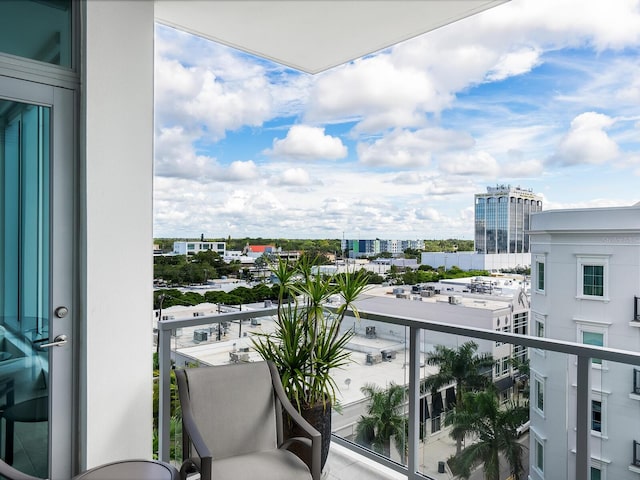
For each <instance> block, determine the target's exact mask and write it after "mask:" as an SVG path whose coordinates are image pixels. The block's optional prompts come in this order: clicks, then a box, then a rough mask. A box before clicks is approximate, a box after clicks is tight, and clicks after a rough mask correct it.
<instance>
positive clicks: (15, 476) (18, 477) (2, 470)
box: [0, 460, 43, 480]
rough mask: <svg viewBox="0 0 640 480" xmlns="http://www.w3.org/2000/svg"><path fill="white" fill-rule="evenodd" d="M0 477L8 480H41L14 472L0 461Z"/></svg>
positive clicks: (18, 471)
mask: <svg viewBox="0 0 640 480" xmlns="http://www.w3.org/2000/svg"><path fill="white" fill-rule="evenodd" d="M0 475H2V476H3V477H5V478H8V479H9V480H43V479H42V478H37V477H32V476H31V475H27V474H26V473H22V472H21V471H20V470H16V469H15V468H13V467H12V466H11V465H9V464H7V463H5V462H4V461H2V460H0Z"/></svg>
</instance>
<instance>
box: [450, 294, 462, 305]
mask: <svg viewBox="0 0 640 480" xmlns="http://www.w3.org/2000/svg"><path fill="white" fill-rule="evenodd" d="M461 301H462V300H461V299H460V296H459V295H449V303H450V304H451V305H459V304H460V302H461Z"/></svg>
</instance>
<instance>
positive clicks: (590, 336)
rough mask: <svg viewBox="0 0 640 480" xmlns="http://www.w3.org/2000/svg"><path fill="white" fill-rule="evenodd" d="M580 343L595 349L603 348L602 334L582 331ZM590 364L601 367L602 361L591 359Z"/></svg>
mask: <svg viewBox="0 0 640 480" xmlns="http://www.w3.org/2000/svg"><path fill="white" fill-rule="evenodd" d="M582 343H584V344H585V345H593V346H596V347H603V346H604V333H602V332H588V331H584V330H583V331H582ZM591 362H592V363H593V364H596V365H601V364H602V360H601V359H599V358H592V359H591Z"/></svg>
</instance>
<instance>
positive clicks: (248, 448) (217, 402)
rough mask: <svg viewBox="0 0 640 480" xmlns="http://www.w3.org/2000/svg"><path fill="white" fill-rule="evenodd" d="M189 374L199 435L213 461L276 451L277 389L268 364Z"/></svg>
mask: <svg viewBox="0 0 640 480" xmlns="http://www.w3.org/2000/svg"><path fill="white" fill-rule="evenodd" d="M185 373H186V374H187V376H188V378H189V397H190V399H191V408H192V411H193V413H194V416H195V417H196V418H197V419H198V429H199V430H200V432H201V433H202V436H203V438H204V439H205V442H206V443H207V445H208V446H209V448H210V449H211V452H212V453H213V458H214V459H221V458H227V457H233V456H236V455H243V454H248V453H253V452H259V451H262V450H271V449H275V448H276V447H277V445H276V415H275V405H274V398H273V386H272V384H271V374H270V373H269V367H268V366H267V364H266V363H265V362H256V363H246V364H238V365H226V366H220V367H215V368H190V369H187V370H185Z"/></svg>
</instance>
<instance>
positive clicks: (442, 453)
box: [322, 437, 455, 480]
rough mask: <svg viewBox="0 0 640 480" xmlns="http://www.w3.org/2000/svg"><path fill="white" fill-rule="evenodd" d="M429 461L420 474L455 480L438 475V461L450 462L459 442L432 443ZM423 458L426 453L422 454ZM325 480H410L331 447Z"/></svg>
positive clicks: (423, 464)
mask: <svg viewBox="0 0 640 480" xmlns="http://www.w3.org/2000/svg"><path fill="white" fill-rule="evenodd" d="M428 447H429V451H428V454H427V458H425V456H423V457H422V461H421V464H420V471H421V472H422V473H424V474H425V476H427V478H432V479H434V480H450V479H452V478H453V476H452V475H450V474H449V473H448V471H447V473H444V474H443V473H438V461H441V460H446V459H447V458H448V457H449V456H450V455H451V452H452V449H453V451H455V442H453V441H452V440H449V439H448V437H447V438H441V439H439V440H436V441H434V442H429V444H428ZM420 453H421V454H422V453H423V452H420ZM322 478H323V479H325V480H361V479H363V478H366V479H367V480H401V479H402V480H406V478H407V477H406V476H405V475H402V474H400V473H398V472H396V471H394V470H391V469H390V468H387V467H385V466H383V465H380V464H378V463H376V462H374V461H373V460H370V459H368V458H366V457H364V456H362V455H359V454H357V453H356V452H352V451H351V450H349V449H347V448H345V447H343V446H341V445H338V444H336V443H335V442H333V443H331V449H330V450H329V457H328V459H327V464H326V465H325V468H324V471H323V473H322Z"/></svg>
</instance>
